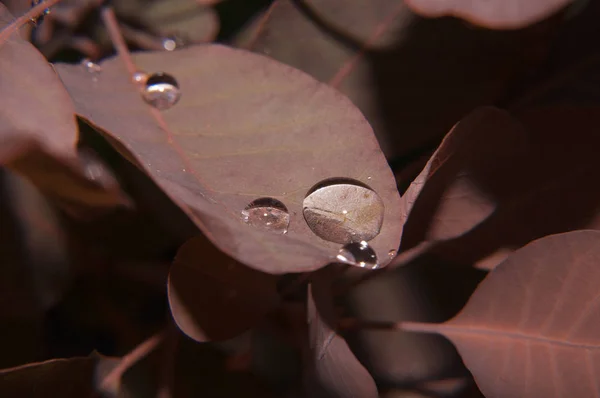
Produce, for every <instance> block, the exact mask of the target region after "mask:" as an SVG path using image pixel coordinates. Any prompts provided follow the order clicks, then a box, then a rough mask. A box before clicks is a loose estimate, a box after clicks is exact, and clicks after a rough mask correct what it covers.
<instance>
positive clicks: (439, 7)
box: [406, 0, 573, 29]
mask: <svg viewBox="0 0 600 398" xmlns="http://www.w3.org/2000/svg"><path fill="white" fill-rule="evenodd" d="M571 2H573V0H491V1H464V0H443V1H440V0H406V4H407V5H408V6H409V7H411V8H412V9H413V10H414V11H415V12H417V13H419V14H422V15H425V16H428V17H441V16H445V15H452V16H456V17H459V18H463V19H466V20H468V21H469V22H472V23H474V24H477V25H481V26H485V27H488V28H495V29H517V28H522V27H524V26H527V25H530V24H532V23H535V22H538V21H540V20H542V19H544V18H547V17H549V16H550V15H552V14H554V13H556V12H557V11H559V10H560V9H562V8H563V7H565V6H566V5H568V4H570V3H571Z"/></svg>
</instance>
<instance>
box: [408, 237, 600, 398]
mask: <svg viewBox="0 0 600 398" xmlns="http://www.w3.org/2000/svg"><path fill="white" fill-rule="evenodd" d="M598 264H600V232H598V231H590V230H580V231H574V232H568V233H563V234H558V235H551V236H547V237H545V238H542V239H539V240H536V241H534V242H532V243H530V244H528V245H527V246H525V247H524V248H522V249H520V250H518V251H517V252H515V253H513V254H512V255H511V256H510V257H509V258H508V259H507V260H506V261H505V262H503V263H502V264H501V265H499V266H498V267H497V268H495V269H494V270H493V271H492V272H491V273H490V274H489V275H488V276H487V277H486V278H485V279H484V281H483V282H482V283H481V284H480V285H479V286H478V287H477V289H476V291H475V293H474V294H473V295H472V296H471V298H470V300H469V302H468V303H467V305H466V306H465V308H464V309H463V310H462V311H461V313H459V314H458V315H457V316H456V317H455V318H453V319H451V320H450V321H448V322H446V323H443V324H438V325H426V324H425V325H423V324H413V325H412V326H411V325H408V327H409V329H411V330H419V329H420V330H429V331H435V332H438V333H440V334H443V335H444V336H446V337H447V338H449V339H450V340H451V341H452V342H453V343H454V344H455V345H456V347H457V348H458V350H459V352H460V354H461V356H462V357H463V359H464V361H465V364H466V365H467V367H468V368H469V370H470V371H471V372H472V373H473V375H474V377H475V380H476V382H477V384H478V385H479V388H480V389H481V391H482V392H483V394H484V395H485V396H486V397H488V398H504V397H531V398H538V397H539V398H542V397H568V396H574V397H598V396H600V382H599V378H598V375H599V374H600V337H599V335H598V328H599V327H600V311H599V308H600V295H599V294H598V285H599V283H600V267H598Z"/></svg>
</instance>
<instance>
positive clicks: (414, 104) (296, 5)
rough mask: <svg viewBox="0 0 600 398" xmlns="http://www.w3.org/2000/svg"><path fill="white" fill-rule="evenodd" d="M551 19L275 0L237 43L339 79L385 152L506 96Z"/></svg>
mask: <svg viewBox="0 0 600 398" xmlns="http://www.w3.org/2000/svg"><path fill="white" fill-rule="evenodd" d="M554 27H555V25H554V22H552V21H551V22H549V23H545V24H541V25H540V26H535V27H532V28H530V29H526V30H522V31H517V32H500V31H489V30H483V29H471V28H469V27H467V26H465V24H464V23H463V22H462V21H458V20H450V19H440V20H429V19H424V18H421V17H419V16H418V15H416V14H415V13H413V12H412V11H411V10H410V9H409V8H408V6H407V5H406V4H405V3H404V2H403V1H400V0H376V1H373V0H353V1H350V2H349V1H345V0H319V1H314V0H309V1H294V0H277V1H276V2H275V3H274V4H273V6H272V7H271V8H270V9H269V10H268V11H267V12H266V13H265V14H264V15H263V16H261V17H260V18H259V19H257V20H256V21H255V22H254V23H252V24H250V25H249V26H248V28H247V29H246V30H245V31H243V32H242V33H241V34H240V35H239V36H238V37H237V38H236V39H235V40H234V44H235V45H236V46H239V47H244V48H251V49H252V50H253V51H255V52H258V53H262V54H265V55H268V56H269V57H271V58H274V59H276V60H278V61H281V62H284V63H286V64H288V65H291V66H293V67H296V68H298V69H301V70H303V71H305V72H307V73H308V74H310V75H311V76H313V77H315V78H316V79H317V80H319V81H321V82H324V83H328V84H330V85H332V86H333V87H335V88H337V89H338V90H340V91H341V92H342V93H344V94H345V95H347V96H348V98H350V99H351V100H352V102H353V103H354V104H355V105H356V106H357V107H358V108H359V109H360V110H361V111H362V112H363V113H364V114H365V116H366V118H367V120H368V121H369V123H370V124H371V126H373V129H374V131H375V134H376V136H377V138H378V140H379V142H380V144H381V147H382V149H383V151H384V153H385V154H386V156H388V158H391V157H401V156H409V157H410V156H413V157H414V156H415V154H417V155H418V154H419V153H421V151H423V150H424V149H425V150H429V149H430V148H431V149H432V147H433V146H435V145H437V143H439V141H440V140H441V139H442V137H443V136H444V135H445V134H446V133H447V131H448V130H449V129H450V128H451V127H452V125H453V124H454V123H456V121H457V120H459V119H460V118H462V117H463V116H464V115H465V114H466V113H468V112H469V111H471V110H472V109H473V108H474V107H476V106H479V105H483V104H489V103H494V102H495V101H497V100H499V99H501V98H503V97H504V96H505V95H506V94H507V93H506V92H505V91H506V89H507V87H508V86H509V85H510V82H511V81H513V79H518V78H519V77H520V76H521V75H522V74H523V73H527V71H528V69H529V68H530V67H535V66H536V65H537V64H538V63H539V62H540V61H541V60H543V59H544V57H545V55H546V52H547V45H548V43H549V39H550V36H549V33H552V31H553V30H554ZM291 43H293V45H291ZM534 48H535V51H532V49H534ZM433 115H435V117H433ZM415 152H416V153H415Z"/></svg>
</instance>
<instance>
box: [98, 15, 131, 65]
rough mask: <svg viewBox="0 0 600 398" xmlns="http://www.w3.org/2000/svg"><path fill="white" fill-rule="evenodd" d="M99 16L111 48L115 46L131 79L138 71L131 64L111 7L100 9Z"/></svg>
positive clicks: (129, 55)
mask: <svg viewBox="0 0 600 398" xmlns="http://www.w3.org/2000/svg"><path fill="white" fill-rule="evenodd" d="M101 15H102V22H104V25H105V26H106V30H107V31H108V36H109V37H110V40H111V41H112V43H113V46H115V49H116V50H117V54H118V55H119V58H121V59H122V60H123V63H124V64H125V68H127V72H128V73H129V75H130V76H132V77H133V75H134V74H135V73H136V72H137V70H138V69H137V68H136V66H135V64H134V63H133V59H132V58H131V54H130V53H129V49H128V48H127V43H125V39H124V38H123V34H122V33H121V29H120V28H119V22H118V21H117V17H116V16H115V11H114V10H113V8H112V7H102V11H101Z"/></svg>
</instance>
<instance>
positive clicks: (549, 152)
mask: <svg viewBox="0 0 600 398" xmlns="http://www.w3.org/2000/svg"><path fill="white" fill-rule="evenodd" d="M598 115H599V113H598V110H597V108H595V107H587V108H586V107H580V108H573V107H545V108H537V109H532V110H528V111H524V112H522V113H520V114H518V115H517V116H518V117H519V119H520V120H521V122H522V123H519V121H518V120H516V119H514V118H512V117H511V116H510V115H509V114H508V113H506V112H504V111H501V110H498V109H495V108H480V109H478V110H476V111H474V112H473V113H471V114H470V115H469V116H467V117H466V118H465V119H464V120H462V121H460V122H459V123H458V124H457V125H456V126H455V127H454V128H453V129H452V130H451V131H450V133H448V135H447V136H446V138H445V139H444V141H443V142H442V144H441V145H440V147H439V148H438V149H437V151H436V152H435V154H434V155H433V156H432V158H431V159H430V160H429V162H428V164H427V166H426V167H425V169H424V170H423V171H422V172H421V174H420V175H419V177H417V178H416V180H415V181H414V182H413V183H412V184H411V186H410V187H409V189H408V190H407V192H406V194H405V195H404V196H403V197H402V199H403V200H402V203H403V204H402V206H403V210H402V211H403V212H404V214H405V215H407V217H408V219H407V222H406V224H405V226H404V231H403V236H402V246H401V249H402V250H406V249H410V248H413V247H416V246H417V245H418V244H419V243H421V242H423V241H425V242H432V243H435V247H434V248H433V249H432V250H433V251H434V252H435V253H436V255H438V256H440V257H441V258H444V259H446V260H449V261H452V262H455V263H461V264H475V265H476V266H478V267H481V268H487V269H491V268H493V267H494V266H495V265H496V264H498V263H500V262H501V261H502V260H503V259H504V258H506V256H507V255H508V254H510V253H511V252H512V251H514V250H515V249H517V248H519V247H521V246H523V245H525V244H526V243H528V242H530V241H532V240H534V239H537V238H540V237H543V236H546V235H549V234H553V233H560V232H567V231H572V230H576V229H582V228H583V229H598V228H600V213H599V210H600V207H599V206H598V203H600V187H598V186H597V184H593V183H590V182H591V181H596V180H598V178H599V177H600V159H599V158H598V156H596V149H595V148H596V147H597V146H598V145H600V136H598V134H597V126H599V125H600V118H599V117H598ZM567 132H568V133H567ZM567 147H568V150H566V148H567Z"/></svg>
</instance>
